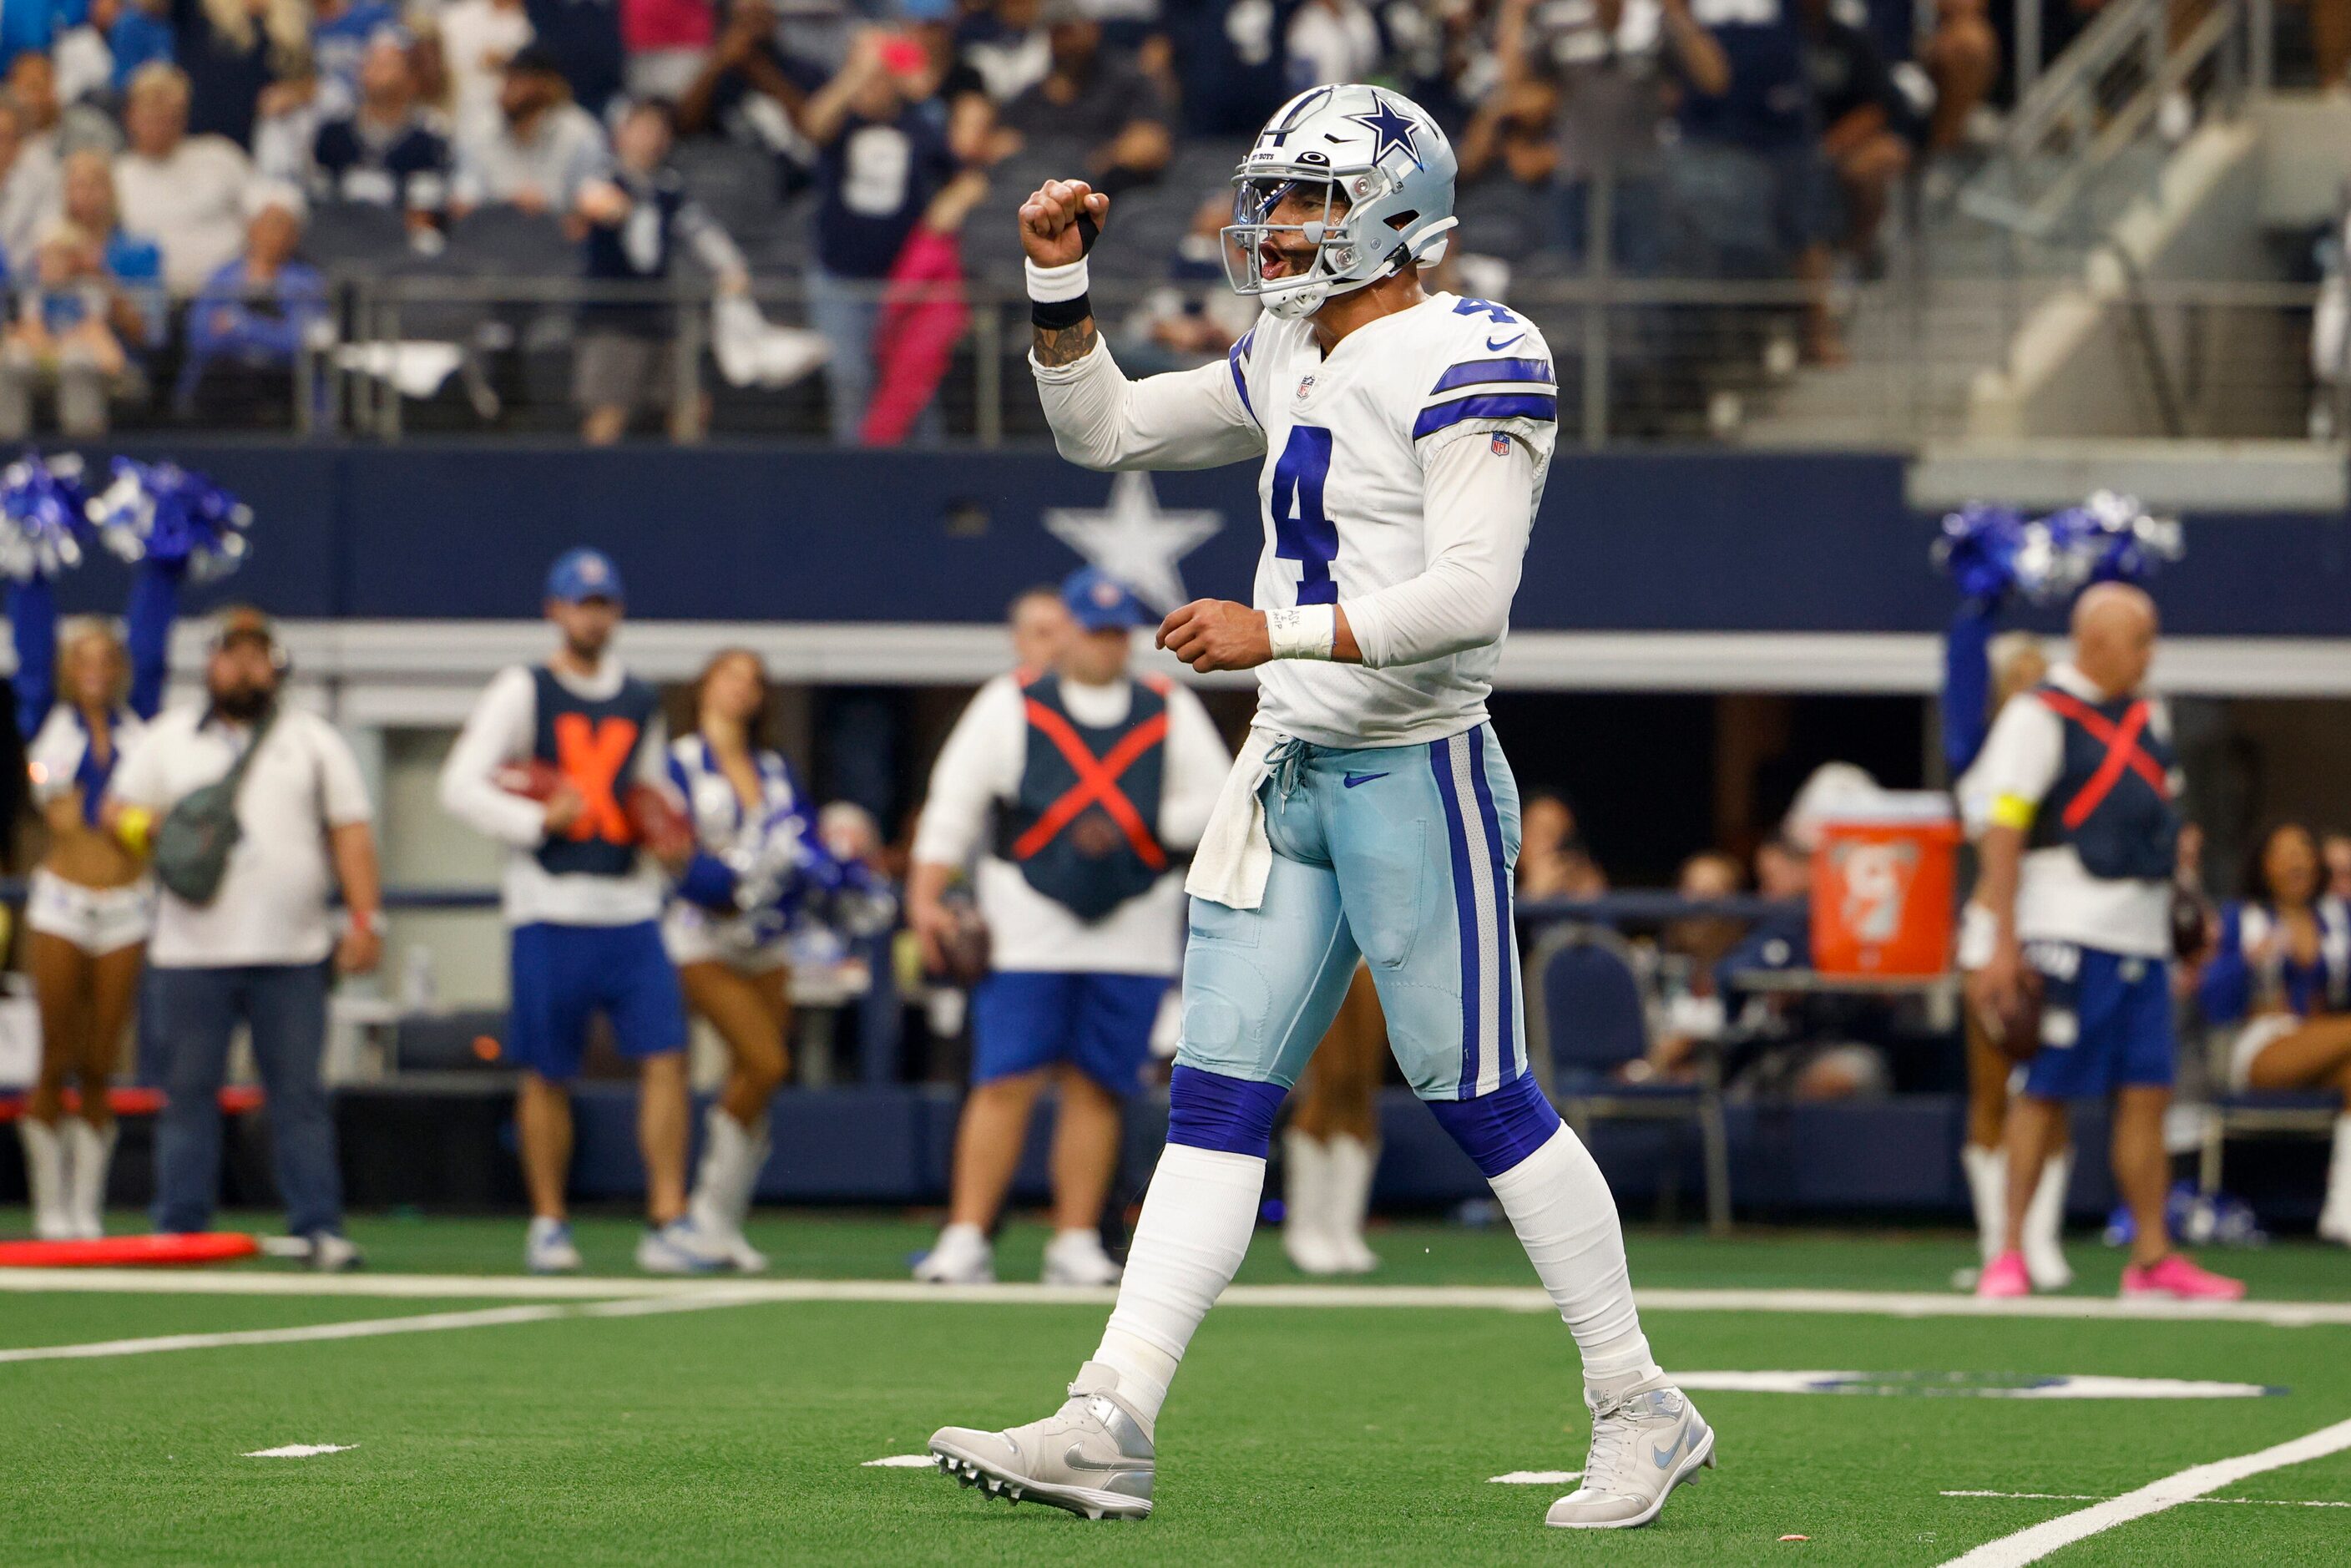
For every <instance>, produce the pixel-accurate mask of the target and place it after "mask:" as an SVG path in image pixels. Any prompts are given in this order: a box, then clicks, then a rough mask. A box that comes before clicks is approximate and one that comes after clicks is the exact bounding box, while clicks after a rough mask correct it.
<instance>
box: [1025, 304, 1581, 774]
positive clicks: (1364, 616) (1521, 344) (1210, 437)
mask: <svg viewBox="0 0 2351 1568" xmlns="http://www.w3.org/2000/svg"><path fill="white" fill-rule="evenodd" d="M1035 369H1036V374H1037V380H1038V383H1039V387H1040V392H1041V393H1042V395H1043V399H1044V403H1045V411H1046V414H1047V416H1048V418H1049V419H1050V421H1051V422H1052V424H1053V431H1054V436H1055V439H1056V442H1057V444H1059V446H1060V448H1061V452H1062V454H1063V455H1065V456H1068V457H1071V458H1072V459H1073V460H1075V461H1077V462H1080V463H1083V464H1085V465H1087V466H1089V467H1096V468H1204V467H1211V466H1215V465H1220V464H1225V463H1233V462H1238V461H1241V460H1242V459H1244V458H1247V457H1250V456H1259V457H1260V458H1261V463H1262V466H1261V468H1260V471H1259V476H1258V499H1259V512H1260V516H1261V517H1262V518H1263V521H1264V528H1265V549H1264V553H1263V554H1262V555H1260V556H1259V559H1258V570H1257V580H1256V585H1255V592H1254V595H1253V602H1254V604H1255V605H1256V607H1257V608H1259V609H1261V610H1274V609H1283V608H1288V607H1290V606H1292V605H1298V604H1332V603H1335V604H1338V605H1340V606H1342V607H1343V609H1344V610H1345V612H1346V616H1347V622H1348V625H1349V627H1350V628H1351V629H1352V631H1353V633H1354V635H1355V640H1356V642H1357V643H1358V645H1359V646H1360V647H1361V648H1362V650H1363V654H1364V663H1363V664H1330V663H1322V662H1318V661H1310V660H1297V659H1283V660H1277V661H1275V662H1273V663H1271V664H1266V665H1263V666H1262V667H1260V668H1259V672H1258V679H1259V706H1258V717H1257V723H1258V726H1259V727H1260V728H1263V729H1267V730H1270V731H1274V732H1277V733H1279V734H1281V735H1290V736H1296V737H1300V738H1301V739H1304V740H1308V741H1311V742H1314V743H1316V744H1319V745H1324V746H1338V747H1368V746H1405V745H1414V744H1419V743H1423V742H1426V741H1431V740H1438V739H1442V738H1444V737H1447V736H1450V735H1458V734H1459V733H1460V732H1462V731H1463V730H1466V729H1468V728H1470V727H1473V726H1475V725H1477V724H1479V722H1480V721H1482V720H1483V719H1484V718H1485V716H1486V697H1487V694H1488V693H1489V691H1490V690H1491V689H1492V685H1493V674H1494V668H1495V665H1496V664H1497V663H1498V662H1499V657H1500V644H1501V641H1502V638H1503V636H1504V634H1505V633H1506V632H1507V631H1508V626H1509V613H1510V598H1511V595H1512V594H1513V593H1515V592H1516V591H1517V588H1518V580H1519V570H1520V564H1521V560H1522V558H1523V557H1524V555H1525V551H1526V544H1527V538H1528V536H1529V534H1530V532H1531V528H1532V526H1533V519H1534V510H1535V507H1536V506H1537V505H1538V504H1540V502H1541V498H1542V486H1543V479H1544V476H1545V474H1546V472H1547V470H1548V468H1549V465H1550V460H1551V452H1552V441H1553V437H1554V434H1555V432H1556V430H1557V419H1558V387H1557V383H1556V380H1555V378H1554V376H1553V373H1552V363H1551V351H1550V350H1549V348H1548V347H1546V346H1545V344H1544V342H1543V339H1542V334H1541V332H1540V331H1538V330H1537V329H1536V328H1535V326H1534V324H1533V323H1532V322H1531V321H1528V320H1526V319H1523V318H1521V317H1519V316H1517V315H1514V314H1513V313H1511V312H1510V310H1508V309H1507V308H1503V307H1501V306H1499V305H1492V304H1489V303H1487V302H1485V301H1483V300H1476V299H1463V298H1458V297H1456V296H1454V295H1451V294H1432V295H1430V296H1429V297H1428V298H1426V299H1424V300H1423V301H1422V302H1421V303H1419V304H1417V305H1416V306H1414V307H1412V308H1409V309H1406V310H1402V311H1399V312H1397V313H1396V314H1395V315H1393V316H1385V317H1382V318H1379V319H1376V320H1374V321H1372V322H1369V323H1367V324H1366V325H1364V326H1363V327H1360V328H1358V329H1355V330H1354V331H1353V332H1351V333H1349V334H1348V335H1347V336H1346V337H1345V338H1344V339H1343V340H1341V341H1340V342H1339V344H1338V346H1337V347H1336V348H1335V349H1334V350H1332V352H1331V353H1330V354H1329V355H1327V356H1326V355H1324V354H1323V352H1322V349H1321V348H1320V346H1319V345H1318V344H1317V343H1316V341H1315V338H1314V329H1313V324H1312V322H1311V320H1283V319H1279V318H1276V317H1274V316H1271V315H1265V316H1261V317H1259V320H1258V324H1257V325H1256V327H1254V328H1253V329H1250V331H1249V333H1248V335H1247V336H1245V337H1243V338H1242V339H1241V340H1240V341H1239V342H1238V343H1236V344H1235V345H1234V346H1233V349H1232V351H1231V353H1230V354H1229V355H1228V357H1227V359H1226V361H1225V362H1224V363H1222V364H1209V365H1205V366H1202V367H1200V368H1199V369H1197V370H1194V371H1183V372H1179V373H1176V374H1174V375H1164V376H1153V377H1150V378H1148V379H1147V380H1144V381H1142V382H1128V381H1126V380H1125V378H1124V377H1123V375H1121V374H1120V373H1119V371H1118V370H1117V367H1116V365H1115V363H1114V362H1113V361H1112V360H1111V356H1110V351H1109V350H1108V349H1107V348H1106V347H1103V346H1100V345H1097V347H1096V348H1095V349H1094V350H1093V351H1092V352H1091V353H1089V354H1087V355H1086V357H1085V358H1084V359H1082V360H1080V361H1076V362H1075V363H1073V364H1070V365H1064V366H1056V367H1050V368H1048V367H1044V366H1037V367H1035Z"/></svg>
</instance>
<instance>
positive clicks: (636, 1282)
mask: <svg viewBox="0 0 2351 1568" xmlns="http://www.w3.org/2000/svg"><path fill="white" fill-rule="evenodd" d="M0 1291H99V1292H122V1293H127V1294H139V1295H164V1296H172V1295H218V1296H352V1297H361V1298H370V1297H371V1298H376V1299H380V1300H405V1301H436V1300H442V1301H445V1300H453V1299H454V1300H465V1299H467V1298H471V1299H473V1300H476V1301H612V1300H614V1299H616V1298H621V1297H634V1298H642V1299H648V1300H652V1299H660V1300H678V1301H686V1300H694V1299H698V1298H701V1297H704V1296H706V1295H709V1294H712V1293H724V1294H725V1295H726V1297H727V1298H728V1300H729V1301H730V1303H734V1304H750V1303H755V1302H766V1301H897V1302H920V1303H928V1304H940V1303H947V1304H978V1305H987V1306H1040V1305H1042V1306H1072V1305H1107V1304H1108V1303H1109V1302H1110V1301H1112V1300H1113V1297H1114V1296H1115V1294H1116V1292H1115V1291H1112V1290H1109V1289H1106V1288H1100V1289H1098V1288H1093V1287H1087V1286H1069V1285H1029V1284H1001V1285H925V1284H921V1283H918V1282H916V1281H912V1280H730V1281H723V1282H722V1281H711V1280H682V1279H661V1278H652V1279H648V1278H645V1277H643V1276H634V1277H626V1276H624V1277H620V1278H611V1279H594V1278H582V1277H561V1276H559V1277H553V1278H549V1277H537V1276H532V1275H528V1274H368V1273H357V1274H307V1273H295V1272H285V1273H277V1272H272V1271H269V1270H242V1269H231V1270H221V1271H219V1272H216V1273H190V1272H183V1271H178V1270H171V1271H157V1270H141V1269H0ZM1633 1299H1634V1301H1635V1302H1636V1303H1637V1304H1638V1305H1639V1306H1640V1308H1641V1309H1642V1310H1643V1311H1644V1312H1812V1313H1820V1314H1823V1315H1827V1316H1862V1317H1892V1318H1942V1317H1959V1318H1984V1317H1990V1318H2059V1319H2068V1320H2094V1321H2098V1322H2233V1323H2260V1324H2265V1325H2268V1326H2270V1327H2274V1328H2306V1327H2313V1326H2322V1325H2323V1326H2338V1327H2340V1326H2351V1301H2209V1302H2205V1301H2199V1302H2185V1301H2116V1300H2115V1299H2114V1298H2112V1297H2108V1296H2026V1297H2023V1298H2021V1299H2018V1300H2013V1301H1978V1300H1977V1299H1976V1298H1975V1297H1973V1296H1965V1295H1960V1294H1959V1293H1957V1292H1956V1291H1953V1292H1943V1291H1683V1290H1653V1291H1635V1292H1634V1293H1633ZM1219 1301H1220V1302H1224V1303H1229V1304H1231V1305H1233V1306H1242V1307H1437V1308H1472V1309H1483V1310H1486V1311H1491V1312H1552V1311H1555V1310H1556V1309H1555V1308H1553V1307H1552V1303H1551V1300H1550V1298H1549V1297H1547V1296H1545V1295H1544V1294H1543V1292H1542V1291H1539V1290H1536V1289H1534V1288H1533V1287H1531V1286H1526V1287H1520V1286H1515V1285H1235V1286H1233V1287H1231V1288H1230V1289H1228V1291H1225V1293H1224V1295H1223V1296H1222V1297H1221V1298H1219Z"/></svg>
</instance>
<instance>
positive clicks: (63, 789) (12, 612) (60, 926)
mask: <svg viewBox="0 0 2351 1568" xmlns="http://www.w3.org/2000/svg"><path fill="white" fill-rule="evenodd" d="M177 592H178V588H177V578H176V575H175V569H174V568H173V567H172V566H170V565H167V564H165V563H163V562H161V561H156V560H149V561H147V562H146V563H144V564H142V565H141V567H140V568H139V570H138V573H137V575H136V577H135V578H134V579H133V581H132V585H131V601H130V604H129V607H128V612H127V616H126V620H127V628H128V629H127V635H125V636H120V637H119V636H117V635H116V634H115V632H114V630H113V629H112V628H111V627H110V626H109V625H108V624H107V623H106V622H102V621H99V620H95V619H87V620H76V621H73V622H69V623H68V625H67V626H66V628H65V631H64V635H63V636H62V637H60V636H59V634H58V626H57V599H56V594H55V591H54V589H53V587H52V584H51V583H50V581H49V580H48V578H47V576H46V575H42V574H39V573H36V574H34V575H32V576H30V577H29V578H27V579H26V580H22V581H18V582H16V583H14V584H12V585H11V587H10V589H9V591H8V620H9V625H10V628H11V630H12V632H13V634H14V636H15V639H16V678H15V682H14V686H15V692H16V726H17V729H18V731H19V732H20V733H21V734H22V735H23V736H24V737H26V761H27V766H28V768H29V771H30V774H31V779H32V785H33V799H34V800H35V801H36V803H37V805H38V806H39V808H40V810H41V815H42V818H43V820H44V821H46V822H47V827H48V832H49V849H48V853H47V856H45V857H44V858H43V860H42V862H41V863H40V865H39V867H38V868H37V869H36V870H35V871H34V873H33V875H32V882H31V886H30V889H29V891H28V893H27V895H26V911H25V924H26V927H27V930H28V932H29V935H28V936H26V944H25V949H26V963H27V967H29V968H30V969H31V971H32V977H33V993H34V996H35V998H36V999H37V1002H38V1004H39V1008H40V1015H41V1067H40V1077H39V1078H38V1080H37V1082H35V1084H34V1088H33V1093H32V1097H31V1098H30V1100H28V1101H27V1102H26V1106H25V1113H24V1116H23V1118H22V1119H21V1120H20V1121H19V1122H18V1123H17V1133H18V1135H19V1137H20V1138H21V1139H22V1140H23V1142H24V1145H25V1168H26V1179H27V1185H28V1186H29V1187H30V1189H31V1194H32V1201H33V1229H34V1233H35V1234H36V1235H37V1236H39V1237H41V1238H42V1239H46V1240H64V1239H74V1238H89V1237H97V1236H100V1235H103V1234H104V1233H105V1232H104V1227H103V1223H102V1218H101V1217H102V1215H103V1212H104V1209H105V1205H106V1175H107V1166H108V1165H109V1164H110V1161H111V1160H112V1158H113V1155H114V1115H113V1113H112V1111H111V1110H110V1108H109V1106H108V1104H107V1091H108V1087H109V1085H110V1083H111V1082H112V1080H113V1077H114V1068H115V1059H116V1056H117V1053H118V1052H119V1051H120V1046H121V1040H122V1035H123V1030H124V1028H125V1026H126V1025H127V1024H128V1023H129V1021H130V1019H131V1006H132V998H133V996H134V994H135V992H136V990H137V988H138V984H139V975H140V969H141V965H142V963H143V961H144V959H145V956H146V944H147V931H148V927H149V925H151V924H152V920H153V917H154V907H155V892H154V884H153V883H152V881H151V880H150V879H149V877H148V876H147V874H146V872H145V870H144V869H143V867H142V866H141V862H140V861H139V860H138V858H137V857H135V856H133V855H132V854H131V852H129V851H128V850H126V849H124V848H123V847H122V845H121V844H120V843H119V842H118V841H116V840H115V839H114V838H113V837H112V836H111V835H110V834H109V833H107V832H105V831H102V830H101V829H100V828H99V825H98V821H99V819H98V810H99V800H100V799H101V798H102V797H103V796H104V795H105V793H106V786H107V781H108V779H110V778H111V777H112V776H113V773H114V769H115V766H116V764H117V763H118V762H120V759H121V758H122V754H123V752H124V751H125V750H126V749H127V748H128V747H130V746H131V745H132V744H133V743H134V742H135V741H136V740H137V738H138V737H139V734H140V732H141V729H142V728H143V727H144V726H145V721H146V720H148V719H150V718H152V717H153V716H154V715H155V710H156V708H157V707H158V706H161V704H162V697H163V680H164V670H165V664H166V659H167V656H168V653H169V644H170V642H171V632H172V612H173V608H174V601H175V599H176V597H177ZM69 1083H70V1084H72V1085H73V1086H74V1087H76V1088H78V1090H79V1100H78V1105H77V1106H76V1111H77V1113H76V1114H73V1115H68V1114H67V1113H66V1106H65V1092H66V1089H67V1086H68V1084H69Z"/></svg>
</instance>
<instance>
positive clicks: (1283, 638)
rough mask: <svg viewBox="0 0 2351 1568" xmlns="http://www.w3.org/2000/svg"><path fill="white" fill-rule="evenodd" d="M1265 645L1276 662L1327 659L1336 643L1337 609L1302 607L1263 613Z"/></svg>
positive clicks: (1329, 605) (1317, 605) (1321, 605)
mask: <svg viewBox="0 0 2351 1568" xmlns="http://www.w3.org/2000/svg"><path fill="white" fill-rule="evenodd" d="M1265 632H1266V639H1267V641H1269V642H1270V643H1272V644H1273V656H1274V657H1275V658H1277V659H1328V658H1329V657H1330V656H1331V650H1332V646H1333V645H1334V644H1335V643H1337V642H1338V640H1339V607H1338V606H1337V605H1335V604H1301V605H1300V606H1298V608H1296V609H1295V610H1269V611H1267V612H1265Z"/></svg>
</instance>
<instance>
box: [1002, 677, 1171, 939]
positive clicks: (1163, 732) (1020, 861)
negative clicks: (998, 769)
mask: <svg viewBox="0 0 2351 1568" xmlns="http://www.w3.org/2000/svg"><path fill="white" fill-rule="evenodd" d="M1132 685H1133V687H1134V697H1133V700H1131V701H1130V702H1129V703H1128V705H1127V709H1126V721H1125V722H1124V723H1123V724H1119V725H1113V726H1112V727H1108V728H1102V729H1096V728H1094V727H1092V726H1090V725H1082V724H1080V723H1079V722H1078V721H1077V720H1075V719H1074V718H1071V716H1070V710H1069V708H1068V707H1067V706H1064V705H1063V703H1062V701H1061V678H1060V677H1059V676H1057V675H1043V676H1040V677H1039V678H1037V679H1036V680H1033V681H1030V682H1029V683H1027V685H1026V686H1025V688H1024V692H1023V695H1025V697H1026V698H1027V711H1028V716H1029V758H1028V761H1027V763H1026V764H1025V765H1024V766H1023V767H1022V768H1021V772H1020V790H1019V794H1018V795H1016V796H1015V797H1014V798H1013V799H1012V800H1010V801H1009V802H1008V804H1007V805H1006V806H1005V807H1004V808H1003V810H1000V811H999V812H998V815H997V821H996V852H997V853H998V854H999V855H1002V856H1003V857H1004V858H1005V859H1006V860H1008V861H1010V862H1012V863H1013V864H1014V865H1017V866H1019V868H1020V874H1021V875H1022V876H1025V877H1027V878H1028V879H1029V886H1031V887H1033V888H1035V889H1036V890H1037V891H1038V892H1040V893H1041V894H1044V895H1045V896H1046V897H1048V898H1050V899H1051V900H1053V901H1054V902H1055V903H1057V904H1062V905H1064V906H1065V907H1067V908H1068V909H1069V910H1070V911H1071V913H1072V914H1074V915H1077V917H1078V918H1079V919H1081V920H1100V919H1101V918H1102V916H1104V915H1108V914H1109V913H1110V912H1111V911H1113V909H1116V908H1117V907H1118V906H1119V905H1120V904H1124V903H1125V902H1126V901H1127V900H1128V899H1130V898H1134V897H1137V896H1139V895H1141V894H1145V893H1148V892H1149V891H1151V888H1152V886H1153V884H1154V883H1157V882H1158V880H1159V879H1160V877H1161V876H1163V875H1165V873H1166V871H1167V867H1168V861H1167V852H1166V850H1165V848H1163V847H1162V846H1161V844H1160V842H1159V827H1158V824H1159V786H1160V778H1161V774H1162V771H1163V764H1164V763H1165V757H1166V741H1167V695H1166V693H1167V688H1166V685H1165V683H1163V682H1159V681H1155V680H1150V681H1135V682H1134V683H1132Z"/></svg>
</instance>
